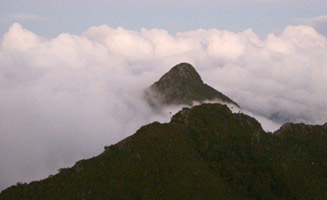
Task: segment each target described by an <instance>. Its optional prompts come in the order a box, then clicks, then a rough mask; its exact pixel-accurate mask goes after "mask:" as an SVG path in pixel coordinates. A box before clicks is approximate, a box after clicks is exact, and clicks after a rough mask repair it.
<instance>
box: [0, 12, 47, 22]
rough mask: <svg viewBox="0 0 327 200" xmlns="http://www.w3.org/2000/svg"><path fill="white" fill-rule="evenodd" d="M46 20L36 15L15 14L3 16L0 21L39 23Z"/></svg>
mask: <svg viewBox="0 0 327 200" xmlns="http://www.w3.org/2000/svg"><path fill="white" fill-rule="evenodd" d="M46 19H47V18H44V17H40V16H38V15H36V14H26V13H15V14H10V15H5V16H4V17H2V20H1V21H41V20H46Z"/></svg>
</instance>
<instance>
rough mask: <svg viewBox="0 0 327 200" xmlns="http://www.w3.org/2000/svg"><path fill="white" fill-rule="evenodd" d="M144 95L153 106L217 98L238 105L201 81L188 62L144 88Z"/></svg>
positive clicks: (189, 103)
mask: <svg viewBox="0 0 327 200" xmlns="http://www.w3.org/2000/svg"><path fill="white" fill-rule="evenodd" d="M145 97H146V99H147V101H148V102H149V103H150V104H151V105H153V106H158V105H170V104H177V105H179V104H183V105H192V104H193V101H197V102H203V101H206V100H218V101H222V102H226V103H230V104H234V105H235V106H237V107H239V106H238V105H237V103H235V102H234V101H232V100H231V99H230V98H228V97H227V96H225V95H224V94H222V93H221V92H218V91H217V90H215V89H213V88H212V87H210V86H208V85H207V84H205V83H203V81H202V79H201V77H200V75H199V74H198V72H197V71H196V70H195V69H194V67H193V66H192V65H190V64H188V63H180V64H178V65H176V66H174V67H173V68H172V69H171V70H170V71H169V72H167V73H166V74H164V75H163V76H162V77H161V78H160V79H159V81H157V82H155V83H154V84H152V85H151V86H150V87H149V88H148V89H146V91H145Z"/></svg>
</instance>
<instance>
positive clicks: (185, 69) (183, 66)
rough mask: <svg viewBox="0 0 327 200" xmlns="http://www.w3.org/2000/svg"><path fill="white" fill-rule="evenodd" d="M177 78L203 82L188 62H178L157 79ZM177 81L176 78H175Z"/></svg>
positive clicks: (190, 81) (189, 81) (191, 81)
mask: <svg viewBox="0 0 327 200" xmlns="http://www.w3.org/2000/svg"><path fill="white" fill-rule="evenodd" d="M174 78H178V80H179V81H186V82H188V83H203V81H202V79H201V77H200V75H199V73H198V72H197V71H196V70H195V68H194V67H193V66H192V65H191V64H189V63H180V64H178V65H176V66H174V67H173V68H172V69H171V70H169V72H167V73H166V74H165V75H164V76H163V77H162V78H161V79H160V80H159V81H164V80H166V79H170V80H171V79H174ZM176 81H177V80H176Z"/></svg>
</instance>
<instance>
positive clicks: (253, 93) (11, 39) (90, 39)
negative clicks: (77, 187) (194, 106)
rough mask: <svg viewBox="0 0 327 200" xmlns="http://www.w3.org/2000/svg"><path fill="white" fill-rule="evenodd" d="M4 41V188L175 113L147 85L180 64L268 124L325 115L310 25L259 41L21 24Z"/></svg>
mask: <svg viewBox="0 0 327 200" xmlns="http://www.w3.org/2000/svg"><path fill="white" fill-rule="evenodd" d="M0 39H1V43H0V44H1V46H0V152H1V153H0V190H1V189H4V188H5V187H8V186H10V185H12V184H15V183H16V182H18V181H19V182H25V181H27V182H28V181H31V180H36V179H41V178H45V177H47V176H48V175H50V174H54V173H56V171H57V170H58V169H59V168H62V167H68V166H72V165H73V163H74V162H76V161H77V160H79V159H83V158H89V157H92V156H95V155H97V154H98V153H100V152H102V150H103V147H104V146H105V145H110V144H113V143H116V142H118V141H119V140H121V139H123V138H125V137H126V136H129V135H131V134H133V133H134V132H135V131H136V130H137V129H138V128H139V127H140V126H142V125H144V124H147V123H150V122H152V121H160V122H167V121H169V117H170V114H169V113H170V112H173V113H175V112H176V111H177V110H178V109H179V108H176V107H175V108H167V109H166V110H164V111H163V112H161V113H158V112H153V111H152V110H151V108H150V107H149V106H148V105H147V104H146V102H145V101H144V100H143V99H142V91H143V89H144V88H146V87H148V86H149V85H151V84H152V83H153V82H154V81H156V80H157V79H159V78H160V76H162V75H163V74H164V73H165V72H167V71H168V70H169V69H170V68H171V67H173V66H174V65H176V64H178V63H180V62H189V63H191V64H192V65H193V66H194V67H195V68H196V69H197V71H198V72H199V73H200V75H201V76H202V79H203V80H204V82H206V83H207V84H208V85H211V86H213V87H214V88H216V89H217V90H219V91H221V92H223V93H224V94H226V95H227V96H229V97H230V98H232V99H233V100H234V101H236V102H237V103H238V104H239V105H240V106H241V107H242V108H243V109H244V110H246V113H251V114H252V115H253V116H257V117H258V119H259V121H260V122H262V123H263V126H264V128H265V129H266V130H270V131H274V130H275V129H277V127H278V126H279V125H280V124H281V123H284V122H286V121H292V122H305V123H318V124H322V123H325V122H326V121H327V104H326V102H327V92H326V91H327V38H326V37H325V36H323V35H321V34H319V33H318V32H316V31H315V29H314V28H312V27H309V26H289V27H286V28H285V29H284V30H283V31H282V33H281V34H278V35H275V34H270V35H268V36H267V37H266V38H265V39H260V38H259V37H258V36H257V35H256V34H255V33H254V32H253V31H252V30H251V29H248V30H245V31H244V32H240V33H233V32H229V31H220V30H216V29H210V30H201V29H200V30H195V31H190V32H184V33H177V34H176V35H171V34H169V33H168V32H167V31H165V30H158V29H153V30H147V29H141V30H140V31H138V32H136V31H131V30H126V29H123V28H117V29H113V28H110V27H108V26H106V25H103V26H100V27H91V28H90V29H88V30H87V31H85V32H84V33H82V34H81V35H73V34H68V33H63V34H60V35H58V36H57V37H56V38H51V39H49V38H42V37H40V36H38V35H36V34H34V33H32V32H30V31H29V30H26V29H24V28H23V27H22V26H21V25H20V24H18V23H15V24H13V25H12V26H11V27H10V29H9V31H8V32H7V33H6V34H4V35H3V36H2V37H1V38H0Z"/></svg>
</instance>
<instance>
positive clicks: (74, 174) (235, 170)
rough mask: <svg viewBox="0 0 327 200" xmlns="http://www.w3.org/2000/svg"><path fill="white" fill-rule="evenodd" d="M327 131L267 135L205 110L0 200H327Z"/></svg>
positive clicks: (240, 117)
mask: <svg viewBox="0 0 327 200" xmlns="http://www.w3.org/2000/svg"><path fill="white" fill-rule="evenodd" d="M326 127H327V125H324V126H318V125H315V126H310V125H304V124H286V125H284V126H282V127H281V129H279V130H278V131H277V132H276V133H275V134H272V133H266V132H265V131H264V130H263V129H262V128H261V125H260V124H259V122H257V121H256V120H255V119H254V118H252V117H249V116H247V115H244V114H240V113H238V114H233V113H232V112H231V111H230V110H229V109H228V107H227V106H225V105H220V104H202V105H199V106H195V107H193V108H184V109H183V110H181V111H180V112H178V113H177V114H176V115H174V116H173V117H172V119H171V121H170V122H169V123H166V124H160V123H158V122H154V123H152V124H149V125H146V126H143V127H141V128H140V129H139V130H138V131H137V132H136V133H135V134H134V135H132V136H130V137H128V138H126V139H124V140H122V141H121V142H119V143H117V144H115V145H111V146H108V147H105V151H104V152H103V153H102V154H100V155H98V156H96V157H94V158H91V159H87V160H81V161H79V162H77V163H76V164H75V165H74V166H73V167H72V168H66V169H60V170H59V173H58V174H56V175H54V176H50V177H49V178H47V179H44V180H42V181H35V182H32V183H30V184H18V185H16V186H12V187H10V188H8V189H6V190H4V191H2V192H1V194H0V199H6V200H7V199H8V200H9V199H327V189H326V185H327V160H326V158H327V128H326Z"/></svg>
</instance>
